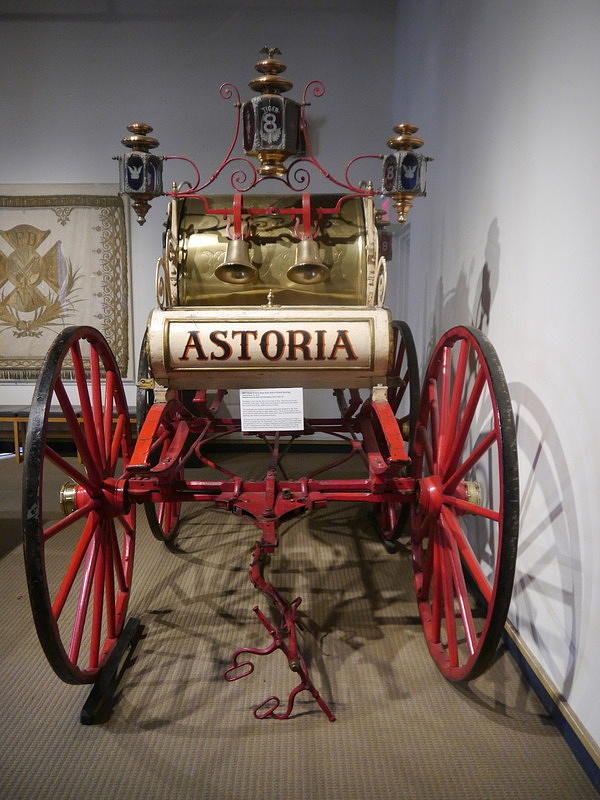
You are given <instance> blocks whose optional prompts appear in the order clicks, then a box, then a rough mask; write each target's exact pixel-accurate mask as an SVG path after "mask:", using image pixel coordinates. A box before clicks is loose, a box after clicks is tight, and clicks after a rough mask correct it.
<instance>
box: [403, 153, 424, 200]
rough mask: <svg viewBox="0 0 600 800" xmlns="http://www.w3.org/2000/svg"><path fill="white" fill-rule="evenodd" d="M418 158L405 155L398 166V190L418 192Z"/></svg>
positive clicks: (408, 154) (409, 154)
mask: <svg viewBox="0 0 600 800" xmlns="http://www.w3.org/2000/svg"><path fill="white" fill-rule="evenodd" d="M419 180H420V175H419V158H418V157H417V156H415V155H414V154H413V153H407V154H406V155H405V156H404V158H403V159H402V163H401V166H400V181H399V184H400V185H399V187H398V188H399V189H400V190H402V191H405V192H415V191H419Z"/></svg>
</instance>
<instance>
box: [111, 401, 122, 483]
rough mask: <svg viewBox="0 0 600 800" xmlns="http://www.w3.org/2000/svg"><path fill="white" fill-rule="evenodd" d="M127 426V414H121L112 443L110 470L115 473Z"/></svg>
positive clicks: (112, 473)
mask: <svg viewBox="0 0 600 800" xmlns="http://www.w3.org/2000/svg"><path fill="white" fill-rule="evenodd" d="M124 426H125V415H124V414H119V417H118V419H117V424H116V425H115V432H114V435H113V438H112V442H111V445H110V463H109V472H110V474H111V475H114V473H115V469H116V466H117V461H118V459H119V455H120V452H121V445H122V437H123V429H124Z"/></svg>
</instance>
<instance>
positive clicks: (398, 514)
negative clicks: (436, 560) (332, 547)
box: [374, 321, 420, 553]
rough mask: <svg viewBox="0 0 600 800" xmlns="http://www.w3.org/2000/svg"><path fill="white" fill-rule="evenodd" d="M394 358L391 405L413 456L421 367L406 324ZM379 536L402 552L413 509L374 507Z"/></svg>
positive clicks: (397, 325) (400, 327) (397, 332)
mask: <svg viewBox="0 0 600 800" xmlns="http://www.w3.org/2000/svg"><path fill="white" fill-rule="evenodd" d="M392 331H393V355H392V360H391V367H390V371H389V373H388V375H387V378H386V382H387V385H388V402H389V404H390V407H391V409H392V411H393V412H394V415H395V417H396V419H397V420H398V425H399V427H400V430H401V432H402V436H403V438H404V439H405V441H406V442H407V443H408V453H409V455H412V448H413V440H414V433H415V425H416V421H417V412H418V408H419V390H420V383H419V364H418V361H417V352H416V349H415V342H414V339H413V335H412V332H411V330H410V328H409V326H408V324H407V323H406V322H398V321H394V322H393V323H392ZM374 514H375V524H376V527H377V532H378V534H379V536H380V538H381V541H382V542H383V545H384V547H385V548H386V550H387V551H388V552H390V553H395V552H396V551H397V550H398V544H397V540H398V538H399V537H400V536H401V535H402V533H403V532H404V531H405V529H406V526H407V522H408V515H409V507H408V505H406V504H404V505H402V504H399V503H388V502H386V503H377V504H376V505H375V507H374Z"/></svg>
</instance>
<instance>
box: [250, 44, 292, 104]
mask: <svg viewBox="0 0 600 800" xmlns="http://www.w3.org/2000/svg"><path fill="white" fill-rule="evenodd" d="M260 52H261V53H264V55H265V56H266V58H263V59H262V60H261V61H257V62H256V64H255V65H254V66H255V68H256V71H257V72H260V73H262V74H261V77H260V78H253V79H252V80H251V81H250V83H249V84H248V86H249V87H250V88H251V89H254V91H255V92H261V93H262V94H279V93H280V92H289V90H290V89H291V88H292V86H293V85H294V84H293V83H292V82H291V81H289V80H288V79H287V78H281V77H280V73H281V72H285V70H286V69H287V67H286V65H285V64H284V63H283V62H282V61H278V60H277V59H276V58H274V56H280V55H281V50H279V48H278V47H263V49H262V50H261V51H260Z"/></svg>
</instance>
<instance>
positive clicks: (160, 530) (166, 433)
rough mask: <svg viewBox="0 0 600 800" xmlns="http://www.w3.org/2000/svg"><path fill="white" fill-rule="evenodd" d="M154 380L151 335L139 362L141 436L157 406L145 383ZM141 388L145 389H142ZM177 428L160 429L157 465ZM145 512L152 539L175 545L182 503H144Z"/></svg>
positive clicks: (139, 423)
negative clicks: (152, 376)
mask: <svg viewBox="0 0 600 800" xmlns="http://www.w3.org/2000/svg"><path fill="white" fill-rule="evenodd" d="M150 377H151V372H150V360H149V357H148V334H147V333H145V334H144V339H143V341H142V347H141V350H140V358H139V362H138V390H137V398H136V400H137V402H136V415H137V426H138V432H139V431H140V430H141V427H142V425H143V423H144V420H145V419H146V414H147V413H148V409H149V408H150V407H151V406H152V405H153V403H154V391H153V389H151V388H146V387H144V385H143V381H144V380H147V379H149V378H150ZM140 384H142V385H140ZM176 427H177V426H176V425H174V426H169V425H168V424H167V423H164V424H162V425H161V428H160V430H159V432H158V433H159V435H160V436H161V444H160V446H159V449H156V450H155V451H154V455H153V458H154V461H155V462H158V461H159V460H160V459H161V458H162V457H163V456H164V455H165V454H166V452H167V450H168V449H169V446H170V445H171V442H172V440H173V435H174V432H175V429H176ZM182 478H183V470H180V471H179V472H178V473H177V475H176V476H175V478H174V479H175V480H181V479H182ZM144 511H145V512H146V518H147V519H148V525H149V527H150V530H151V532H152V535H153V536H154V537H155V538H156V539H158V540H159V541H161V542H165V544H167V545H169V544H171V543H173V542H174V541H175V539H176V538H177V535H178V534H179V530H180V522H181V503H180V502H177V501H174V500H164V501H161V502H158V503H144Z"/></svg>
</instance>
